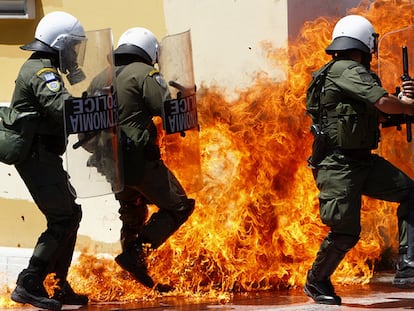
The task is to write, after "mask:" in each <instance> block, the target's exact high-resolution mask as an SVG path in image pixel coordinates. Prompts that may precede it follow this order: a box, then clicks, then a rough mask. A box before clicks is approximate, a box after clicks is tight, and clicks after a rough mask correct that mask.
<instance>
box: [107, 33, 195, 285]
mask: <svg viewBox="0 0 414 311" xmlns="http://www.w3.org/2000/svg"><path fill="white" fill-rule="evenodd" d="M158 49H159V47H158V40H157V38H156V37H155V36H154V34H153V33H152V32H151V31H149V30H148V29H145V28H141V27H135V28H131V29H128V30H127V31H125V32H124V33H123V34H122V35H121V37H120V39H119V42H118V47H117V49H116V50H115V52H114V53H115V65H116V74H117V78H116V85H117V95H118V105H119V122H120V126H121V130H122V132H123V134H124V135H125V140H124V142H125V144H124V148H123V155H124V157H123V158H124V168H125V169H124V177H125V188H124V190H123V191H122V192H120V193H117V194H116V199H117V200H118V201H119V203H120V206H121V207H120V209H119V213H120V219H121V220H122V224H123V225H122V229H121V243H122V249H123V252H122V253H121V254H120V255H118V256H117V257H116V258H115V260H116V262H117V263H118V264H119V265H120V266H121V267H122V268H124V269H125V270H127V271H129V272H130V273H132V274H133V275H134V277H135V278H136V279H137V280H138V281H139V282H140V283H142V284H143V285H145V286H147V287H150V288H152V287H154V285H157V284H155V283H154V281H153V279H152V278H151V277H150V276H149V274H148V271H147V264H146V257H147V255H148V250H153V249H156V248H157V247H159V246H160V245H161V244H163V243H164V242H165V241H166V240H167V239H168V238H169V237H170V236H171V235H172V234H173V233H174V232H175V231H176V230H177V229H178V228H179V227H180V226H181V225H182V224H183V223H184V222H185V221H186V220H187V218H188V217H189V216H190V214H191V213H192V211H193V209H194V200H193V199H189V198H188V197H187V195H186V193H185V191H184V189H183V187H182V186H181V184H180V183H179V181H178V180H177V179H176V177H175V176H174V175H173V173H172V172H171V171H170V170H169V169H168V168H167V167H166V166H165V164H164V162H163V161H162V160H161V158H160V149H159V147H158V145H157V129H156V126H155V125H154V123H153V120H152V118H153V117H154V116H162V113H161V109H162V104H163V102H164V101H165V100H166V99H168V98H169V96H170V95H169V92H168V89H167V85H166V83H165V81H164V79H163V77H162V76H161V75H160V73H159V71H158V70H157V69H156V68H155V67H154V65H155V64H156V63H157V57H158ZM148 203H151V204H155V205H156V206H157V207H158V208H159V210H158V211H157V212H156V213H154V214H153V215H151V217H150V219H149V220H147V219H146V218H147V204H148ZM157 289H158V290H160V291H167V290H170V289H171V288H170V287H169V286H167V285H165V286H161V285H159V284H158V285H157Z"/></svg>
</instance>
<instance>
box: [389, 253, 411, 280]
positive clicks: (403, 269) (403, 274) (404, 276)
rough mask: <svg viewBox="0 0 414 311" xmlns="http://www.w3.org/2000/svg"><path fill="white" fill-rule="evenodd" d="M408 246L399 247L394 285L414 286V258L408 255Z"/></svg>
mask: <svg viewBox="0 0 414 311" xmlns="http://www.w3.org/2000/svg"><path fill="white" fill-rule="evenodd" d="M407 250H408V246H402V247H400V249H399V259H398V263H397V267H396V268H397V273H396V274H395V277H394V280H393V281H392V285H394V286H395V287H398V288H414V259H413V258H409V257H408V255H407Z"/></svg>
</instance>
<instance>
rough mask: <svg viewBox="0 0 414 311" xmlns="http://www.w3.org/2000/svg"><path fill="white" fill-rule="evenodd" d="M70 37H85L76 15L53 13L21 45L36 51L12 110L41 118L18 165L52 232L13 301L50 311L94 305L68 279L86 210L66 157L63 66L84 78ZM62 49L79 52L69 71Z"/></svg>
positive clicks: (21, 276)
mask: <svg viewBox="0 0 414 311" xmlns="http://www.w3.org/2000/svg"><path fill="white" fill-rule="evenodd" d="M68 36H70V38H72V39H73V38H78V39H79V40H84V39H85V33H84V30H83V27H82V25H81V24H80V22H79V21H78V20H77V19H76V18H75V17H73V16H72V15H70V14H68V13H65V12H52V13H49V14H47V15H46V16H44V17H43V18H42V19H41V20H40V22H39V24H38V25H37V27H36V32H35V40H34V41H33V42H31V43H28V44H26V45H24V46H22V47H21V48H22V49H23V50H28V51H33V53H32V55H31V56H30V58H29V59H28V60H27V61H26V62H25V63H24V64H23V66H22V67H21V69H20V72H19V74H18V76H17V79H16V81H15V89H14V93H13V98H12V101H11V108H13V109H16V110H17V111H20V112H22V111H36V112H38V113H39V114H40V119H39V125H38V127H37V129H36V133H35V136H34V140H33V143H32V146H31V151H30V153H29V155H28V156H27V158H26V159H24V160H23V161H22V162H20V163H18V164H16V165H15V167H16V169H17V171H18V173H19V174H20V176H21V178H22V179H23V181H24V183H25V184H26V186H27V188H28V190H29V192H30V194H31V195H32V197H33V200H34V202H35V203H36V205H37V206H38V208H39V209H40V211H41V212H42V214H43V215H44V216H45V218H46V221H47V229H46V231H44V232H43V233H42V234H41V235H40V237H39V238H38V240H37V243H36V245H35V247H34V251H33V254H32V256H31V258H30V260H29V264H28V267H27V268H25V269H24V270H23V271H21V272H20V274H19V276H18V279H17V286H16V288H15V290H14V291H13V292H12V295H11V298H12V300H14V301H15V302H19V303H28V304H32V305H33V306H36V307H38V308H44V309H50V310H60V309H61V307H62V304H72V305H73V304H77V305H85V304H87V303H88V298H87V296H84V295H79V294H76V293H74V291H73V289H72V288H71V286H70V285H69V283H68V281H67V274H68V269H69V266H70V264H71V261H72V256H73V251H74V247H75V242H76V235H77V230H78V227H79V223H80V220H81V217H82V212H81V207H80V205H78V204H76V202H75V197H74V196H73V195H72V194H71V192H70V191H69V187H68V177H67V174H66V172H65V171H64V169H63V166H62V159H61V155H62V154H63V153H64V151H65V140H66V138H65V135H64V128H63V104H64V100H65V99H67V98H69V97H70V94H69V93H68V92H67V90H66V89H65V87H64V85H63V83H62V80H61V76H60V74H59V72H58V68H59V69H60V70H61V71H62V72H65V73H69V74H71V78H72V81H71V83H75V82H77V81H78V80H79V79H82V72H81V71H80V70H79V68H78V67H77V65H76V61H75V59H76V57H75V56H76V53H75V46H73V44H74V41H73V40H68V38H69V37H68ZM60 49H66V51H67V52H70V51H72V52H73V53H72V56H73V57H74V59H73V60H72V61H67V62H66V66H65V68H63V67H62V66H60V65H59V50H60ZM49 273H54V274H55V278H56V280H57V285H58V288H57V289H55V290H54V294H53V296H52V297H49V295H48V293H47V292H46V289H45V287H44V285H43V281H44V280H45V277H46V275H47V274H49Z"/></svg>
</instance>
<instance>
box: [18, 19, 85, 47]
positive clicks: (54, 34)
mask: <svg viewBox="0 0 414 311" xmlns="http://www.w3.org/2000/svg"><path fill="white" fill-rule="evenodd" d="M67 36H71V37H73V38H78V39H79V41H82V40H85V31H84V29H83V26H82V24H81V23H80V22H79V20H78V19H77V18H76V17H74V16H72V15H70V14H68V13H66V12H60V11H56V12H52V13H49V14H47V15H45V16H44V17H43V18H42V19H41V20H40V22H39V24H38V25H37V27H36V31H35V36H34V37H35V40H34V41H32V42H30V43H28V44H26V45H24V46H22V47H21V48H22V49H23V50H30V51H43V52H56V51H59V50H62V49H64V48H65V40H64V39H65V38H66V37H67Z"/></svg>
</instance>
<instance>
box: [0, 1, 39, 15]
mask: <svg viewBox="0 0 414 311" xmlns="http://www.w3.org/2000/svg"><path fill="white" fill-rule="evenodd" d="M35 1H36V0H0V19H34V18H35Z"/></svg>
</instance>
